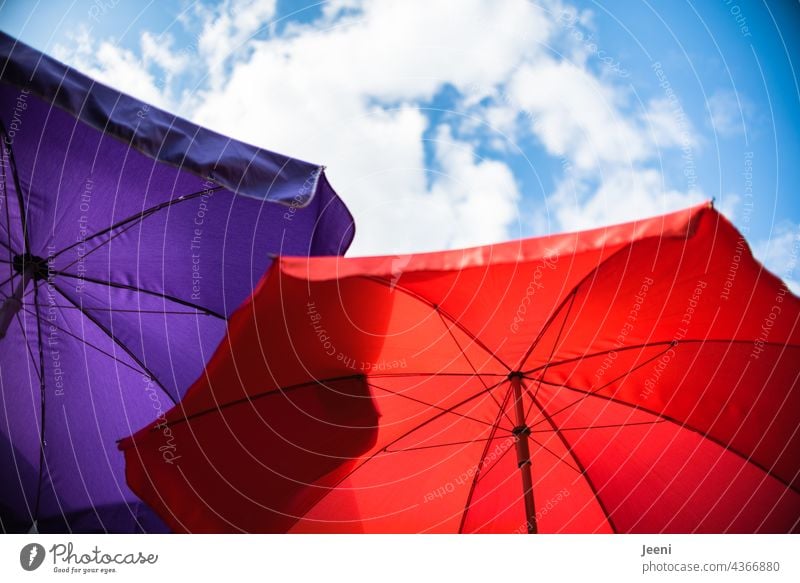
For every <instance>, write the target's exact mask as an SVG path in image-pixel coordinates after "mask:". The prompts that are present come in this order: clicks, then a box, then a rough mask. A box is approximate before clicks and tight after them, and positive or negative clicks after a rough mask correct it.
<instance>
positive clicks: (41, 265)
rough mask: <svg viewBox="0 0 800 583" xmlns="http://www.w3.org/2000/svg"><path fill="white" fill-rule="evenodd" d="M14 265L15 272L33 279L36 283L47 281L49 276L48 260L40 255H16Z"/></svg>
mask: <svg viewBox="0 0 800 583" xmlns="http://www.w3.org/2000/svg"><path fill="white" fill-rule="evenodd" d="M12 263H13V266H14V271H16V272H17V273H19V274H20V275H27V276H29V277H32V278H33V279H34V280H35V281H40V280H43V279H47V277H48V275H49V269H48V266H47V259H44V258H43V257H39V256H38V255H32V254H31V253H25V254H19V255H14V259H13V262H12Z"/></svg>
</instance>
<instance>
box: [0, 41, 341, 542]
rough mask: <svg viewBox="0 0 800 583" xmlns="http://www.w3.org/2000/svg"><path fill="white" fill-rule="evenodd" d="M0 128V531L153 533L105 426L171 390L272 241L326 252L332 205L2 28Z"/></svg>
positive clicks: (199, 366) (276, 158)
mask: <svg viewBox="0 0 800 583" xmlns="http://www.w3.org/2000/svg"><path fill="white" fill-rule="evenodd" d="M0 139H1V140H2V148H0V151H1V152H2V156H1V159H0V189H1V190H0V300H2V307H1V308H0V335H1V336H2V339H0V471H1V472H2V479H1V480H0V529H2V530H3V531H5V532H19V531H23V532H24V531H30V530H38V531H40V532H48V531H49V532H106V531H107V532H154V531H162V530H164V529H165V527H164V526H163V524H162V523H161V522H160V521H159V520H158V519H157V518H156V517H155V515H154V514H153V513H152V512H151V511H150V510H149V509H148V508H147V507H146V506H145V505H144V504H143V503H142V502H141V501H140V500H138V499H137V498H136V496H134V494H133V493H132V492H131V491H130V490H129V489H128V487H127V485H126V483H125V475H124V460H123V457H122V455H121V454H120V452H119V451H118V450H117V447H116V441H117V439H119V438H121V437H124V436H126V435H130V434H132V433H134V432H135V431H136V430H138V429H139V428H141V427H143V426H144V425H146V424H148V423H150V422H152V421H153V420H157V419H159V418H160V417H161V416H163V414H164V413H165V412H166V411H167V410H169V409H170V408H171V407H172V406H173V405H175V404H176V403H177V402H178V401H179V400H180V398H181V397H182V395H183V392H184V391H185V390H186V389H187V388H188V387H189V385H190V384H191V383H192V382H193V381H194V380H195V379H196V378H198V376H199V375H201V374H202V371H203V367H204V365H205V362H206V360H207V359H208V358H209V357H210V356H211V354H212V353H213V351H214V349H215V348H216V346H217V344H218V343H219V342H220V340H221V339H222V337H223V334H224V332H225V322H226V319H227V317H228V316H229V315H230V314H231V313H232V312H233V311H234V310H235V309H236V307H237V306H238V305H239V304H240V303H241V302H242V300H244V299H245V298H246V297H247V296H248V295H249V294H250V292H251V291H252V289H253V287H254V286H255V284H256V283H257V282H258V280H259V278H260V276H261V274H263V273H264V271H265V270H266V269H267V267H269V265H270V263H271V261H272V258H273V257H274V256H275V255H278V254H291V255H340V254H343V253H344V252H345V251H346V250H347V248H348V246H349V245H350V242H351V240H352V238H353V235H354V227H353V220H352V217H351V215H350V213H349V212H348V210H347V208H346V207H345V206H344V204H343V203H342V201H341V200H340V199H339V198H338V197H337V195H336V193H335V192H334V191H333V189H332V188H331V187H330V185H329V184H328V181H327V180H326V178H325V175H324V172H323V168H322V167H320V166H317V165H314V164H309V163H306V162H302V161H299V160H295V159H292V158H288V157H286V156H281V155H278V154H274V153H272V152H269V151H265V150H262V149H260V148H256V147H254V146H250V145H247V144H244V143H241V142H237V141H234V140H232V139H229V138H227V137H225V136H222V135H219V134H217V133H214V132H211V131H209V130H207V129H204V128H201V127H198V126H196V125H194V124H191V123H189V122H187V121H186V120H183V119H180V118H178V117H175V116H174V115H171V114H169V113H166V112H164V111H161V110H159V109H156V108H155V107H152V106H150V105H148V104H146V103H143V102H141V101H139V100H137V99H134V98H133V97H130V96H127V95H124V94H122V93H119V92H118V91H115V90H113V89H110V88H109V87H106V86H103V85H101V84H98V83H96V82H94V81H92V80H91V79H90V78H88V77H86V76H84V75H82V74H80V73H78V72H76V71H74V70H72V69H70V68H68V67H67V66H65V65H63V64H61V63H59V62H57V61H55V60H53V59H51V58H49V57H47V56H45V55H43V54H41V53H39V52H38V51H35V50H34V49H32V48H30V47H27V46H25V45H23V44H21V43H19V42H17V41H16V40H15V39H13V38H11V37H9V36H6V35H4V34H2V33H0ZM173 446H174V444H170V443H169V441H167V442H166V443H165V445H164V446H163V452H162V453H163V459H164V463H171V462H172V461H173V460H174V459H175V457H176V456H178V455H179V453H176V450H175V448H174V447H173Z"/></svg>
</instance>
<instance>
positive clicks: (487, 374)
mask: <svg viewBox="0 0 800 583" xmlns="http://www.w3.org/2000/svg"><path fill="white" fill-rule="evenodd" d="M476 376H479V377H481V376H483V377H503V378H504V379H505V378H507V377H508V375H505V374H502V373H496V372H479V373H471V372H384V373H374V374H373V373H370V375H369V378H371V379H385V378H404V377H469V378H473V377H476Z"/></svg>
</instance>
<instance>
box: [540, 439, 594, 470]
mask: <svg viewBox="0 0 800 583" xmlns="http://www.w3.org/2000/svg"><path fill="white" fill-rule="evenodd" d="M530 440H531V441H532V442H533V443H535V444H536V445H538V446H539V447H541V448H542V449H543V450H544V451H546V452H547V453H549V454H550V455H551V456H553V457H554V458H556V459H557V460H558V461H560V462H561V463H562V464H564V465H565V466H567V467H568V468H569V469H571V470H572V471H574V472H576V473H578V474H580V475H583V474H582V473H581V471H580V470H579V469H578V468H576V467H575V466H573V465H572V464H571V463H569V462H568V461H567V460H565V459H564V456H560V455H558V454H557V453H556V452H554V451H553V450H552V449H550V448H549V447H547V446H546V445H545V444H543V443H542V442H541V441H539V440H538V439H535V438H533V437H530Z"/></svg>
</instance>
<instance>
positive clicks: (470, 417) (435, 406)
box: [366, 381, 511, 433]
mask: <svg viewBox="0 0 800 583" xmlns="http://www.w3.org/2000/svg"><path fill="white" fill-rule="evenodd" d="M366 383H367V384H368V385H369V386H371V387H375V388H376V389H380V390H381V391H386V392H387V393H391V394H392V395H395V396H397V397H403V398H404V399H408V400H409V401H414V402H415V403H419V404H420V405H425V406H426V407H430V408H431V409H438V410H439V411H444V412H445V413H451V414H453V415H456V416H458V417H462V418H463V419H469V420H470V421H475V422H476V423H481V424H483V425H488V426H489V427H494V426H495V423H489V422H488V421H483V420H482V419H478V418H477V417H472V416H470V415H464V414H462V413H456V412H455V411H449V410H447V409H446V408H444V407H440V406H438V405H434V404H433V403H428V402H426V401H423V400H421V399H417V398H415V397H411V396H409V395H404V394H403V393H398V392H397V391H393V390H391V389H387V388H386V387H380V386H378V385H376V384H375V383H372V382H370V381H366ZM484 388H486V387H484ZM495 401H496V399H495ZM502 429H504V430H505V431H508V432H509V433H511V431H510V430H507V429H505V428H504V427H503V428H502Z"/></svg>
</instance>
